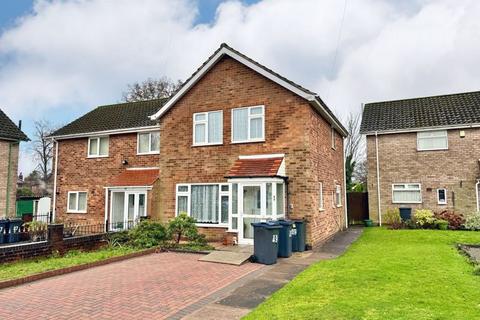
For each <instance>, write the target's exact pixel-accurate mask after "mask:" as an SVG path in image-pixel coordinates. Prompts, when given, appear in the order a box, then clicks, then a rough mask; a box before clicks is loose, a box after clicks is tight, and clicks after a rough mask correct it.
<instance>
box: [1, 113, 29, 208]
mask: <svg viewBox="0 0 480 320" xmlns="http://www.w3.org/2000/svg"><path fill="white" fill-rule="evenodd" d="M28 140H29V139H28V137H27V136H26V135H25V133H23V132H22V130H21V129H20V128H19V127H18V126H17V125H15V123H13V122H12V120H10V118H8V116H7V115H6V114H5V113H4V112H3V111H2V110H1V109H0V217H13V216H15V199H16V194H17V171H18V156H19V152H20V150H19V146H20V142H21V141H28Z"/></svg>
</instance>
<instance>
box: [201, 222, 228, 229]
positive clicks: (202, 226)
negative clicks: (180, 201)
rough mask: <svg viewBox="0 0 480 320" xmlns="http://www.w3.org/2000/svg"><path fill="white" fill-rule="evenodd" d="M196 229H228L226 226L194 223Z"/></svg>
mask: <svg viewBox="0 0 480 320" xmlns="http://www.w3.org/2000/svg"><path fill="white" fill-rule="evenodd" d="M195 225H196V226H197V227H201V228H223V229H228V224H214V223H195Z"/></svg>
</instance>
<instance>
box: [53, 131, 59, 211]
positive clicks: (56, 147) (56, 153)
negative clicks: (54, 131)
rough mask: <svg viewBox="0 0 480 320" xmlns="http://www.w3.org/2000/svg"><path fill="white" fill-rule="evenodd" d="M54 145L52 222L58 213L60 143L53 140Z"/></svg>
mask: <svg viewBox="0 0 480 320" xmlns="http://www.w3.org/2000/svg"><path fill="white" fill-rule="evenodd" d="M52 141H53V143H54V144H55V171H54V174H53V210H52V212H53V216H52V220H53V221H55V213H56V211H57V170H58V169H57V168H58V141H56V140H55V139H54V138H52Z"/></svg>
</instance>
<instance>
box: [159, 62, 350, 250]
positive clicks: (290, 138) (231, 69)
mask: <svg viewBox="0 0 480 320" xmlns="http://www.w3.org/2000/svg"><path fill="white" fill-rule="evenodd" d="M254 105H264V106H265V142H260V143H244V144H231V109H233V108H238V107H244V106H254ZM213 110H223V145H220V146H203V147H192V144H193V141H192V138H193V137H192V125H193V123H192V117H193V113H195V112H202V111H213ZM317 126H321V127H322V128H323V129H325V130H323V129H322V130H320V129H318V131H316V130H317V129H315V127H317ZM160 127H161V134H160V136H161V137H162V138H161V147H160V150H161V158H160V171H161V177H160V181H161V184H160V186H159V188H158V189H157V190H156V194H157V195H156V199H157V200H156V204H155V205H156V208H158V211H157V214H158V215H159V217H161V218H162V219H164V220H167V219H169V218H172V217H174V215H175V185H176V184H177V183H199V182H225V181H226V179H225V178H224V177H225V175H226V173H227V171H228V170H229V169H230V167H231V166H232V164H233V162H234V161H235V160H236V159H237V158H238V156H239V155H253V154H270V153H284V154H285V155H286V158H285V160H286V172H287V175H288V176H289V179H290V184H289V200H290V203H291V205H292V207H293V210H292V212H293V215H292V216H293V217H296V218H300V217H308V216H310V215H311V216H312V217H313V216H315V217H316V214H317V212H316V211H315V210H314V209H313V207H314V206H315V204H314V201H315V198H316V197H317V195H318V190H317V185H318V184H317V183H316V182H317V181H318V179H319V177H321V179H325V180H327V179H329V181H330V180H332V179H339V181H342V185H343V178H342V171H340V172H339V173H338V175H337V174H333V173H327V171H329V170H337V169H338V168H337V166H339V167H340V169H341V168H342V164H341V163H343V161H341V158H342V153H343V151H342V146H341V141H340V138H338V139H339V142H338V148H337V150H336V151H332V150H331V149H329V148H331V147H330V146H331V141H330V126H329V125H328V124H327V123H326V121H324V120H323V119H322V118H320V117H319V116H318V115H317V114H316V113H315V112H314V111H313V110H312V108H311V106H310V105H309V104H308V103H307V101H305V100H304V99H302V98H300V97H298V96H297V95H295V94H293V93H291V92H290V91H288V90H286V89H284V88H282V87H281V86H279V85H277V84H275V83H274V82H272V81H270V80H268V79H266V78H264V77H262V76H261V75H259V74H257V73H255V72H254V71H252V70H250V69H248V68H247V67H245V66H243V65H242V64H240V63H238V62H236V61H235V60H233V59H231V58H224V59H222V60H221V61H220V62H219V63H218V64H217V65H216V66H215V67H214V68H212V70H210V72H209V73H207V74H206V75H205V76H204V77H203V78H202V79H201V80H200V81H199V82H198V83H197V84H196V85H195V86H194V87H193V88H192V89H191V90H190V91H189V92H188V93H187V94H186V95H185V96H184V97H183V98H182V99H180V100H179V101H178V102H177V103H176V105H175V106H174V107H173V108H172V109H170V110H169V111H168V112H167V114H166V115H164V116H163V117H162V118H161V122H160ZM312 137H313V138H312ZM310 143H312V144H311V145H310ZM324 145H325V146H324ZM313 148H320V149H321V150H320V151H315V152H314V150H313ZM325 150H326V151H327V154H326V158H324V157H322V156H321V155H320V154H323V152H324V151H325ZM317 152H318V154H317ZM325 159H327V160H325ZM332 160H334V161H335V164H332V166H334V167H331V166H329V165H327V164H324V162H325V161H332ZM311 166H316V169H312V168H311ZM319 170H325V171H326V172H319ZM333 177H334V178H333ZM326 185H327V184H326ZM327 201H328V197H325V202H327ZM316 210H317V211H318V209H316ZM330 211H331V210H329V211H328V212H326V215H327V216H329V215H330V213H329V212H330ZM335 212H336V211H335ZM324 220H325V219H323V220H322V218H319V219H318V220H316V221H317V222H318V223H317V222H316V227H315V228H314V229H311V230H313V231H315V232H316V233H317V232H318V233H322V235H316V236H315V237H309V241H310V244H315V243H313V242H312V241H314V242H317V241H320V240H321V239H323V238H325V237H327V236H328V235H330V233H331V232H333V229H334V228H333V227H331V223H327V222H326V221H324ZM320 221H323V222H320ZM325 226H328V227H327V228H326V229H325V230H323V229H322V228H323V227H325ZM212 230H214V231H212ZM212 230H209V231H208V233H209V234H212V233H214V234H223V233H224V231H225V229H219V228H215V229H212ZM216 237H220V236H219V235H218V236H216Z"/></svg>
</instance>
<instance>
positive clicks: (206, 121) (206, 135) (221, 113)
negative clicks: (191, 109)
mask: <svg viewBox="0 0 480 320" xmlns="http://www.w3.org/2000/svg"><path fill="white" fill-rule="evenodd" d="M215 112H218V113H220V119H221V123H222V126H221V128H220V142H208V140H209V138H210V137H209V131H208V122H209V121H208V114H209V113H215ZM201 114H204V115H205V120H195V116H196V115H201ZM197 124H205V140H206V142H198V143H197V142H195V136H196V133H197V130H196V125H197ZM192 127H193V129H192V133H193V134H192V146H194V147H199V146H220V145H222V144H223V110H212V111H205V112H196V113H194V114H193V116H192Z"/></svg>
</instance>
